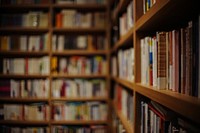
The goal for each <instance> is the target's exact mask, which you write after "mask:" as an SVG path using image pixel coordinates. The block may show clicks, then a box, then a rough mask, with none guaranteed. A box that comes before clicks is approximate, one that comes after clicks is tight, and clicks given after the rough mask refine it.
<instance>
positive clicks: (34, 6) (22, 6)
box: [0, 4, 50, 11]
mask: <svg viewBox="0 0 200 133" xmlns="http://www.w3.org/2000/svg"><path fill="white" fill-rule="evenodd" d="M49 7H50V4H18V5H14V4H13V5H0V10H4V9H7V8H9V9H12V10H18V11H19V10H22V11H24V10H35V9H38V10H48V9H49Z"/></svg>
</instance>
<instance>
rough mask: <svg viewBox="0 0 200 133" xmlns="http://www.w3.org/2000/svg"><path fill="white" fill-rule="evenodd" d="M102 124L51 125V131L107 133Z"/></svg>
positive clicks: (58, 132) (56, 132)
mask: <svg viewBox="0 0 200 133" xmlns="http://www.w3.org/2000/svg"><path fill="white" fill-rule="evenodd" d="M106 129H107V127H106V126H104V125H94V126H53V127H52V130H51V131H52V133H107V130H106Z"/></svg>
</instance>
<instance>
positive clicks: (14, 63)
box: [1, 56, 50, 74]
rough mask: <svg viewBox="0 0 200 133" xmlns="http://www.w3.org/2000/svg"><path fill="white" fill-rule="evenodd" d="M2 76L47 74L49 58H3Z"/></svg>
mask: <svg viewBox="0 0 200 133" xmlns="http://www.w3.org/2000/svg"><path fill="white" fill-rule="evenodd" d="M2 64H3V68H2V70H1V72H3V74H49V71H50V70H49V69H50V68H49V67H50V62H49V57H48V56H44V57H40V58H12V59H11V58H3V62H2Z"/></svg>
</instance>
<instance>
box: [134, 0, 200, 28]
mask: <svg viewBox="0 0 200 133" xmlns="http://www.w3.org/2000/svg"><path fill="white" fill-rule="evenodd" d="M141 6H142V4H140V5H139V3H137V6H136V10H140V12H137V14H136V24H135V28H136V31H146V30H148V31H152V30H157V31H158V30H168V29H174V28H176V27H179V26H181V25H183V22H188V21H189V20H191V19H192V18H191V17H192V16H194V14H196V13H198V12H199V7H198V4H197V2H195V1H190V2H188V1H187V0H177V1H176V2H174V1H173V0H159V1H157V2H156V3H155V5H153V6H152V7H151V8H150V10H149V11H147V12H146V13H145V14H144V15H143V12H142V11H141V10H142V7H141ZM179 6H181V8H178V7H179ZM139 8H141V9H139ZM191 9H192V10H191ZM163 25H164V26H163Z"/></svg>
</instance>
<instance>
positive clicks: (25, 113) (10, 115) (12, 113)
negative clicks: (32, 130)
mask: <svg viewBox="0 0 200 133" xmlns="http://www.w3.org/2000/svg"><path fill="white" fill-rule="evenodd" d="M0 112H1V113H0V119H1V120H27V121H29V120H30V121H31V120H36V121H46V120H49V106H48V105H46V104H44V103H31V104H26V105H25V104H24V105H22V104H21V105H20V104H1V105H0Z"/></svg>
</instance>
